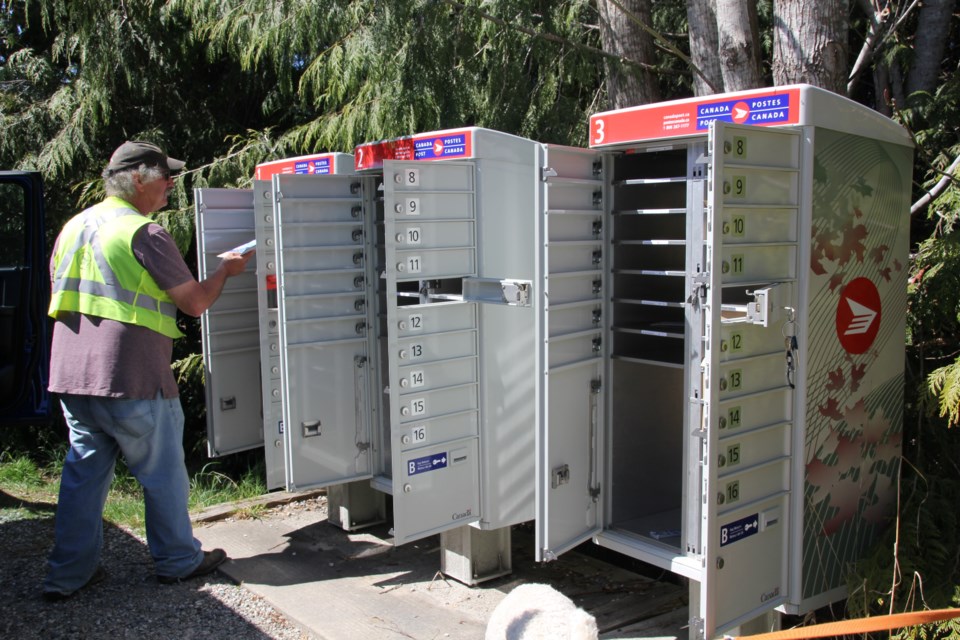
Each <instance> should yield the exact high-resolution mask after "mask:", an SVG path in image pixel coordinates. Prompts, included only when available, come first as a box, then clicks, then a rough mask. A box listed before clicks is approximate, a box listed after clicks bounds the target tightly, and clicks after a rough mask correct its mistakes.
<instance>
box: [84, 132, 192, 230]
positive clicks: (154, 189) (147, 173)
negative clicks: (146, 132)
mask: <svg viewBox="0 0 960 640" xmlns="http://www.w3.org/2000/svg"><path fill="white" fill-rule="evenodd" d="M183 166H184V162H183V161H182V160H176V159H175V158H170V157H168V156H167V154H166V153H164V152H163V150H162V149H161V148H160V147H158V146H156V145H154V144H150V143H149V142H139V141H133V142H131V141H127V142H124V143H123V144H122V145H120V146H119V147H117V150H116V151H114V152H113V155H112V156H110V162H109V163H108V164H107V168H106V169H104V171H103V180H104V188H105V190H106V192H107V195H108V196H117V197H118V198H123V199H124V200H126V201H127V202H129V203H130V204H132V205H134V206H135V207H137V209H139V210H140V212H141V213H143V214H147V213H152V212H154V211H157V210H158V209H161V208H163V207H164V206H165V205H166V204H167V197H168V196H169V194H170V189H171V188H172V183H171V179H170V175H171V173H172V172H174V171H178V170H180V169H182V168H183Z"/></svg>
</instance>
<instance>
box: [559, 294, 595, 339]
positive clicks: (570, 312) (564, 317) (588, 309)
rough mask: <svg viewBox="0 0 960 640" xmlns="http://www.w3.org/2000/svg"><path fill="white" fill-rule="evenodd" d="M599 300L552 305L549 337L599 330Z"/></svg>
mask: <svg viewBox="0 0 960 640" xmlns="http://www.w3.org/2000/svg"><path fill="white" fill-rule="evenodd" d="M600 304H601V303H600V301H599V300H588V301H587V302H577V303H571V304H570V305H567V306H557V305H554V306H553V307H551V308H550V311H549V312H548V313H549V320H550V325H549V326H550V337H551V338H553V337H556V336H562V335H565V334H568V333H575V332H577V331H584V330H591V329H598V328H600V321H601V314H602V312H601V306H600Z"/></svg>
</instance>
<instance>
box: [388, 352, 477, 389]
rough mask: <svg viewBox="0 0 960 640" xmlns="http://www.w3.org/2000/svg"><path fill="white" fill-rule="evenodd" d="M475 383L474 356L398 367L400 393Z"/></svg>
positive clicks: (475, 360)
mask: <svg viewBox="0 0 960 640" xmlns="http://www.w3.org/2000/svg"><path fill="white" fill-rule="evenodd" d="M476 381H477V359H476V358H475V357H474V356H467V357H465V358H455V359H452V360H439V361H437V362H431V363H424V364H420V365H416V364H415V365H409V366H403V367H400V389H401V393H418V392H420V391H430V390H433V389H438V388H440V387H449V386H456V385H461V384H469V383H471V382H476Z"/></svg>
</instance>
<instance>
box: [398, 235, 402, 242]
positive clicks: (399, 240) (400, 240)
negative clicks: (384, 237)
mask: <svg viewBox="0 0 960 640" xmlns="http://www.w3.org/2000/svg"><path fill="white" fill-rule="evenodd" d="M397 242H403V234H402V233H398V234H397Z"/></svg>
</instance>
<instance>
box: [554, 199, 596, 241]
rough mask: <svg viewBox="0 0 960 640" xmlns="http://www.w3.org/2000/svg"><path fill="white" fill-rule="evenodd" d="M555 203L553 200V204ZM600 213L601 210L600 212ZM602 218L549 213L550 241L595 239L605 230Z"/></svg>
mask: <svg viewBox="0 0 960 640" xmlns="http://www.w3.org/2000/svg"><path fill="white" fill-rule="evenodd" d="M553 205H554V203H553V202H551V206H553ZM598 213H599V212H598ZM601 220H602V218H599V217H597V216H593V215H567V214H562V213H556V214H549V212H548V222H549V225H550V231H549V234H550V241H551V242H554V241H558V240H593V239H597V238H600V236H601V234H602V232H603V223H602V221H601Z"/></svg>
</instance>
